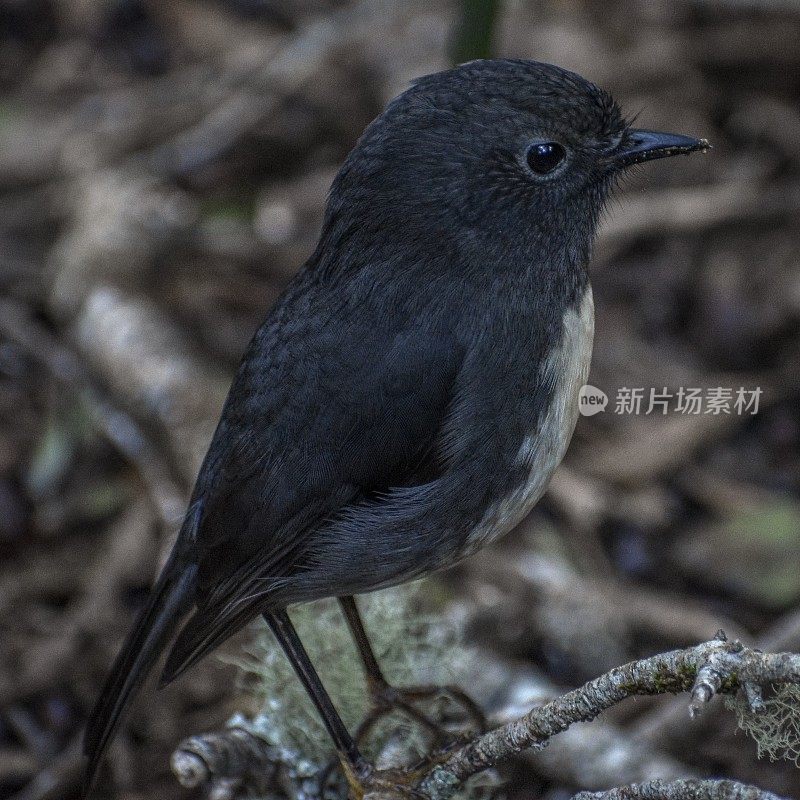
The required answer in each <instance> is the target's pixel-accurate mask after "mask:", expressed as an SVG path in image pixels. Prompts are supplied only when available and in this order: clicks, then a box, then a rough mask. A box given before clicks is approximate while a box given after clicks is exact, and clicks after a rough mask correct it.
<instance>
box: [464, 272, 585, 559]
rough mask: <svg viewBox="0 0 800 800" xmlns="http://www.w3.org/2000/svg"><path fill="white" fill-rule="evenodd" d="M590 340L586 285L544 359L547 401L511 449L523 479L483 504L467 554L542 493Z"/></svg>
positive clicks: (571, 421)
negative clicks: (549, 380) (549, 384)
mask: <svg viewBox="0 0 800 800" xmlns="http://www.w3.org/2000/svg"><path fill="white" fill-rule="evenodd" d="M593 340H594V300H593V298H592V288H591V286H589V285H587V287H586V291H585V293H584V295H583V298H582V299H581V302H580V305H579V306H578V308H577V309H570V310H569V311H568V312H567V314H566V316H565V317H564V336H563V339H562V340H561V345H560V347H559V348H558V350H556V351H553V352H552V353H551V354H550V356H549V357H548V360H547V364H546V367H545V369H546V370H547V372H548V373H549V374H550V375H552V376H553V378H554V380H553V385H554V386H555V391H554V392H553V397H552V400H551V402H550V406H549V408H548V409H547V411H546V413H545V416H544V418H543V419H542V421H541V424H540V426H539V428H538V429H537V430H535V431H532V432H531V433H530V434H529V435H528V436H526V437H525V439H524V440H523V442H522V446H521V447H520V449H519V452H518V453H517V464H519V465H522V466H524V467H526V468H527V471H528V477H527V480H526V481H524V482H523V483H522V484H521V485H520V486H519V487H517V488H516V489H515V490H514V491H513V492H511V493H510V494H508V495H507V496H506V497H504V498H503V499H502V500H499V501H497V502H495V503H493V504H492V505H491V506H490V507H489V508H488V509H487V511H486V513H485V514H484V516H483V518H482V519H481V521H480V522H479V523H478V525H477V526H476V527H475V529H474V530H473V531H472V533H471V534H470V537H469V541H468V547H467V549H468V553H472V552H474V551H475V550H478V549H479V548H481V547H483V546H484V545H485V544H488V543H489V542H491V541H494V540H495V539H497V538H498V537H500V536H502V535H503V534H505V533H508V532H509V531H510V530H511V529H512V528H513V527H515V526H516V525H518V524H519V523H520V522H522V520H523V519H524V518H525V517H526V516H527V515H528V513H529V512H530V510H531V509H532V508H533V506H534V505H535V504H536V502H537V500H538V499H539V498H540V497H541V496H542V494H544V491H545V489H546V488H547V485H548V483H549V482H550V478H551V477H552V475H553V472H555V469H556V467H557V466H558V465H559V464H560V463H561V459H562V458H563V457H564V454H565V453H566V451H567V447H568V446H569V442H570V439H571V438H572V432H573V431H574V430H575V423H576V422H577V421H578V392H579V391H580V388H581V386H583V385H584V384H585V383H586V380H587V378H588V377H589V365H590V363H591V359H592V342H593Z"/></svg>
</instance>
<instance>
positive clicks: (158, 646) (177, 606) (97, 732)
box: [83, 515, 197, 797]
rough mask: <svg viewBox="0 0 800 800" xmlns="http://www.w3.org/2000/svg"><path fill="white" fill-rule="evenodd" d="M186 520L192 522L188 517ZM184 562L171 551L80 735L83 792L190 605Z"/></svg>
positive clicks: (190, 583) (192, 571)
mask: <svg viewBox="0 0 800 800" xmlns="http://www.w3.org/2000/svg"><path fill="white" fill-rule="evenodd" d="M190 516H192V515H190ZM187 523H189V524H191V522H190V520H189V519H187ZM184 525H186V523H184ZM182 561H183V559H180V558H179V557H178V555H177V553H176V552H175V551H173V554H172V555H171V556H170V559H169V561H168V562H167V564H166V565H165V567H164V569H163V571H162V572H161V575H160V577H159V579H158V582H157V583H156V585H155V587H154V589H153V591H152V593H151V595H150V599H149V600H148V602H147V605H146V606H145V607H144V608H143V609H142V611H141V612H140V614H139V617H138V618H137V620H136V623H135V625H134V626H133V630H132V631H131V632H130V633H129V634H128V638H127V639H126V640H125V644H124V645H123V647H122V651H121V652H120V654H119V655H118V656H117V659H116V661H115V662H114V666H113V667H112V668H111V672H110V674H109V676H108V678H107V679H106V682H105V685H104V687H103V691H102V692H101V694H100V697H99V698H98V700H97V703H96V704H95V707H94V709H93V710H92V714H91V716H90V718H89V722H88V723H87V726H86V733H85V734H84V739H83V752H84V754H85V756H86V757H87V759H88V765H87V767H86V772H85V775H84V784H83V797H85V796H86V795H87V794H88V793H89V791H90V790H91V788H92V784H93V783H94V779H95V775H96V773H97V768H98V766H99V764H100V760H101V759H102V757H103V754H104V753H105V751H106V748H107V747H108V745H109V744H110V742H111V738H112V737H113V735H114V733H115V732H116V730H117V727H118V725H119V723H120V721H121V719H122V715H123V714H124V713H125V710H126V709H127V707H128V705H129V704H130V702H131V701H132V700H133V698H134V696H135V694H136V692H137V691H138V689H139V688H140V687H141V685H142V683H143V682H144V680H145V678H146V677H147V674H148V673H149V672H150V669H151V668H152V667H153V664H154V663H155V662H156V661H157V660H158V657H159V655H160V654H161V652H162V650H163V649H164V648H165V647H166V645H167V642H168V641H169V640H170V638H171V637H172V634H173V633H174V631H175V629H176V627H177V625H178V623H179V622H180V621H181V619H182V618H183V617H184V616H185V615H186V613H187V612H188V611H189V609H190V606H191V604H192V599H193V595H194V587H195V580H196V575H197V567H196V566H194V565H184V564H182V563H181V562H182Z"/></svg>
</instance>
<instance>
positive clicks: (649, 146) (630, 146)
mask: <svg viewBox="0 0 800 800" xmlns="http://www.w3.org/2000/svg"><path fill="white" fill-rule="evenodd" d="M710 147H711V145H710V144H709V143H708V140H707V139H693V138H692V137H691V136H681V135H680V134H678V133H659V132H658V131H643V130H635V129H632V130H629V131H628V132H627V134H626V135H625V138H624V139H623V140H622V144H621V145H620V147H619V150H617V152H616V153H615V154H614V155H613V156H612V159H613V161H614V165H615V166H616V167H619V168H620V169H621V168H623V167H630V166H631V165H632V164H641V163H642V162H643V161H652V160H653V159H654V158H667V156H678V155H681V154H683V153H694V152H695V151H697V150H700V151H702V152H705V151H706V150H708V149H709V148H710Z"/></svg>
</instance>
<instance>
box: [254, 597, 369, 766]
mask: <svg viewBox="0 0 800 800" xmlns="http://www.w3.org/2000/svg"><path fill="white" fill-rule="evenodd" d="M263 616H264V619H265V620H266V622H267V625H269V627H270V628H271V629H272V632H273V633H274V634H275V638H276V639H277V640H278V642H279V643H280V645H281V647H282V648H283V652H284V653H286V657H287V658H288V659H289V661H290V662H291V664H292V667H293V668H294V671H295V672H296V673H297V677H298V678H300V681H301V682H302V684H303V686H304V687H305V689H306V691H307V692H308V695H309V697H310V698H311V700H312V701H313V703H314V705H315V706H316V707H317V711H319V714H320V716H321V717H322V721H323V723H324V724H325V727H326V729H327V731H328V733H329V734H330V737H331V739H333V743H334V745H335V746H336V749H337V751H338V752H339V755H340V756H341V757H342V758H344V759H345V761H346V762H347V764H348V765H349V766H350V767H351V769H352V771H353V773H354V774H355V775H356V776H358V777H362V776H366V775H367V774H368V773H369V769H370V768H369V764H368V763H367V761H366V760H365V759H364V757H363V756H362V755H361V753H360V752H359V750H358V747H356V743H355V742H354V741H353V738H352V737H351V736H350V734H349V733H348V731H347V728H346V727H345V726H344V723H343V722H342V718H341V717H340V716H339V712H338V711H337V710H336V708H334V705H333V703H332V702H331V698H330V697H329V696H328V693H327V692H326V691H325V687H324V686H323V685H322V681H321V680H320V679H319V675H317V671H316V670H315V669H314V665H313V664H312V663H311V659H310V658H309V657H308V653H306V649H305V648H304V647H303V643H302V642H301V641H300V637H299V636H298V635H297V631H296V630H295V629H294V625H292V621H291V620H290V619H289V615H288V614H287V613H286V611H273V612H265V613H264V615H263Z"/></svg>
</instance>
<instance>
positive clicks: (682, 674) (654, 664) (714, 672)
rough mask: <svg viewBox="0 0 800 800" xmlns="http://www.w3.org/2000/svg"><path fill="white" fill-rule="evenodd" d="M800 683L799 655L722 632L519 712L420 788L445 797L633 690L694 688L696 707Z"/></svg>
mask: <svg viewBox="0 0 800 800" xmlns="http://www.w3.org/2000/svg"><path fill="white" fill-rule="evenodd" d="M798 682H800V655H795V654H792V653H778V654H772V653H762V652H759V651H757V650H752V649H750V648H747V647H745V646H744V645H742V644H741V643H740V642H729V641H727V640H726V639H725V637H724V634H721V633H720V634H718V637H717V638H716V639H713V640H711V641H710V642H704V643H703V644H699V645H696V646H695V647H689V648H686V649H684V650H674V651H672V652H669V653H664V654H661V655H657V656H652V657H651V658H646V659H642V660H641V661H633V662H631V663H629V664H625V665H624V666H621V667H616V668H615V669H612V670H611V671H610V672H607V673H606V674H605V675H602V676H601V677H599V678H596V679H595V680H593V681H590V682H589V683H587V684H584V685H583V686H582V687H580V688H578V689H574V690H573V691H571V692H568V693H567V694H564V695H562V696H561V697H558V698H556V699H554V700H552V701H550V702H549V703H546V704H545V705H543V706H541V707H539V708H535V709H533V710H532V711H530V712H529V713H528V714H526V715H525V716H524V717H522V718H521V719H519V720H516V721H514V722H511V723H508V724H507V725H503V726H502V727H500V728H497V729H495V730H493V731H490V732H489V733H486V734H484V735H482V736H479V737H477V738H476V739H474V740H473V741H471V742H469V743H468V744H466V745H464V746H463V747H461V748H459V749H458V750H457V751H456V752H455V753H454V754H453V755H452V756H451V757H450V758H449V759H448V760H447V761H446V762H445V763H444V764H442V765H441V766H439V767H436V768H435V769H434V770H433V771H432V772H431V773H430V774H429V775H427V776H426V777H425V778H424V779H423V780H422V781H421V782H420V784H419V790H420V791H421V792H422V793H423V794H425V795H427V796H428V797H430V798H432V800H444V798H447V797H449V796H450V795H452V793H453V792H454V791H455V789H456V788H457V787H458V786H460V785H461V784H462V783H463V782H464V781H465V780H466V779H467V778H469V777H470V776H472V775H475V774H476V773H478V772H481V771H483V770H485V769H488V768H490V767H494V766H496V765H497V764H498V763H500V762H502V761H504V760H505V759H507V758H509V757H510V756H512V755H514V754H516V753H519V752H521V751H522V750H529V749H534V750H536V749H542V748H543V747H545V746H546V745H547V743H548V742H549V740H550V739H551V738H552V737H553V736H556V735H557V734H559V733H561V732H562V731H564V730H566V729H567V728H569V727H570V725H572V724H573V723H575V722H588V721H590V720H593V719H594V718H595V717H597V716H598V715H599V714H600V713H602V712H603V711H605V710H606V709H608V708H611V707H612V706H614V705H616V704H617V703H619V702H621V701H622V700H624V699H626V698H628V697H633V696H636V695H655V694H676V693H678V692H690V694H691V705H690V711H691V713H692V714H695V713H697V711H698V710H699V709H700V708H701V707H702V706H703V705H704V704H705V703H708V701H709V700H711V698H712V697H713V696H714V695H715V694H721V693H724V694H732V693H735V692H737V691H738V690H739V689H742V690H743V691H745V692H746V696H748V697H751V696H752V697H757V696H758V690H757V687H762V686H764V687H766V686H770V685H774V684H795V683H798ZM624 796H626V795H620V797H624ZM638 796H639V795H632V797H638ZM654 796H657V795H654ZM675 796H676V797H677V796H681V795H675ZM684 796H692V795H684ZM705 796H707V795H697V797H705ZM717 796H722V795H717ZM734 796H735V795H734ZM743 796H744V795H743Z"/></svg>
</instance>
